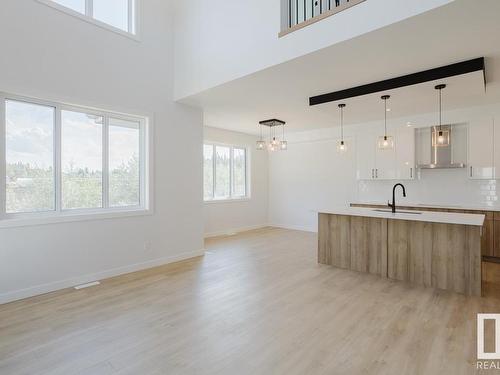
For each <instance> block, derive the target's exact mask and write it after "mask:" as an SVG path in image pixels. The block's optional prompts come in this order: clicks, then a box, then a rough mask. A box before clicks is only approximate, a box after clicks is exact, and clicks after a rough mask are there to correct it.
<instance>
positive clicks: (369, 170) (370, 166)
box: [356, 128, 415, 180]
mask: <svg viewBox="0 0 500 375" xmlns="http://www.w3.org/2000/svg"><path fill="white" fill-rule="evenodd" d="M378 138H379V135H378V134H374V133H365V134H361V135H359V136H358V137H357V146H356V153H357V158H356V159H357V160H356V169H357V170H356V175H357V178H358V180H409V179H413V178H414V177H415V132H414V130H413V129H407V128H404V129H399V130H398V131H396V133H395V135H394V145H395V147H394V149H392V150H380V149H379V148H378V147H377V141H378Z"/></svg>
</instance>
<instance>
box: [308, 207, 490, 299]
mask: <svg viewBox="0 0 500 375" xmlns="http://www.w3.org/2000/svg"><path fill="white" fill-rule="evenodd" d="M316 211H317V212H318V262H319V263H321V264H326V265H331V266H335V267H339V268H344V269H350V270H353V271H358V272H366V273H371V274H376V275H379V276H381V277H384V278H389V279H394V280H400V281H405V282H409V283H412V284H415V285H421V286H425V287H434V288H439V289H445V290H451V291H454V292H457V293H461V294H465V295H475V296H480V295H481V235H482V226H483V223H484V219H485V216H484V215H475V214H457V213H444V212H443V213H442V212H421V213H419V214H415V213H407V214H405V213H396V214H393V213H391V212H380V211H375V210H374V209H370V208H353V207H342V208H334V209H328V210H316Z"/></svg>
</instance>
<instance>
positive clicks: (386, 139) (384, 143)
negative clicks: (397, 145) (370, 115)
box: [378, 135, 394, 150]
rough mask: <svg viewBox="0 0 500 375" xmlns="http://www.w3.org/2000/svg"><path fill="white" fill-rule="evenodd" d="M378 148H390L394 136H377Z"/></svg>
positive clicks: (392, 145)
mask: <svg viewBox="0 0 500 375" xmlns="http://www.w3.org/2000/svg"><path fill="white" fill-rule="evenodd" d="M378 148H379V149H380V150H392V149H393V148H394V138H393V137H391V136H387V135H384V136H382V137H379V138H378Z"/></svg>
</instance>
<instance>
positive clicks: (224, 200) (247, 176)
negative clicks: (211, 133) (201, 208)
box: [203, 140, 252, 204]
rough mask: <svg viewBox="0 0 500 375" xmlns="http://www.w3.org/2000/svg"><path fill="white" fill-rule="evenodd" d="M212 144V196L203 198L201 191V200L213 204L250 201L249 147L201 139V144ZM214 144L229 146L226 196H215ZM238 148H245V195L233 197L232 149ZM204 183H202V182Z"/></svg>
mask: <svg viewBox="0 0 500 375" xmlns="http://www.w3.org/2000/svg"><path fill="white" fill-rule="evenodd" d="M205 145H206V146H212V147H213V153H214V154H213V181H212V184H213V197H212V198H211V199H205V192H203V202H204V203H205V204H214V203H236V202H244V201H250V200H251V199H252V196H251V191H250V186H251V184H250V149H249V147H247V146H241V145H237V144H230V143H221V142H214V141H208V140H205V141H203V146H205ZM216 146H221V147H229V148H230V152H229V159H230V160H229V164H230V166H229V168H230V170H229V173H230V185H231V186H230V194H231V195H230V196H229V197H227V198H215V180H216V178H215V175H216V173H215V170H216V168H215V163H216V160H215V155H216V154H215V147H216ZM235 148H239V149H243V150H245V193H246V195H245V196H241V197H235V196H233V190H234V178H233V172H234V169H233V155H234V149H235ZM203 185H204V184H203Z"/></svg>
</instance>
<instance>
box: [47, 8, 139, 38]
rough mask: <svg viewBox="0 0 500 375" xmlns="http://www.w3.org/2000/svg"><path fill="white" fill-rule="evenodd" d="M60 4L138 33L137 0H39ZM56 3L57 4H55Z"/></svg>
mask: <svg viewBox="0 0 500 375" xmlns="http://www.w3.org/2000/svg"><path fill="white" fill-rule="evenodd" d="M39 1H42V2H44V3H47V4H49V5H56V7H57V5H60V6H61V7H63V8H62V10H66V9H67V10H68V11H69V12H70V13H72V12H71V11H73V12H76V13H77V14H78V15H80V16H82V17H85V18H87V19H90V20H95V21H98V22H99V23H101V22H102V23H103V24H106V25H109V26H111V27H113V28H115V29H118V30H121V31H124V32H126V33H129V34H134V35H135V34H136V30H135V29H136V27H135V22H136V20H135V18H136V16H135V13H136V12H135V7H136V0H39ZM54 3H55V4H54Z"/></svg>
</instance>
